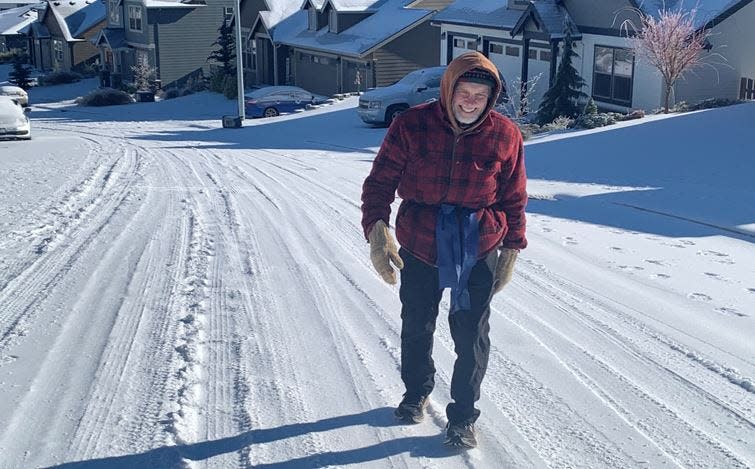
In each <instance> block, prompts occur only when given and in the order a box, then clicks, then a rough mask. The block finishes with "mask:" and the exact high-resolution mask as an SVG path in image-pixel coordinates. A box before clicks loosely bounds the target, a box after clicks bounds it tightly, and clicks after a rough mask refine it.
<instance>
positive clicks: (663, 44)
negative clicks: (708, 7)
mask: <svg viewBox="0 0 755 469" xmlns="http://www.w3.org/2000/svg"><path fill="white" fill-rule="evenodd" d="M632 11H634V13H636V14H637V16H639V19H640V25H639V27H637V25H635V24H634V23H633V22H632V21H631V20H625V21H624V22H623V23H622V25H621V26H622V29H623V30H624V31H625V32H626V33H627V34H628V35H630V34H629V33H630V31H631V32H632V33H634V36H633V37H632V38H631V42H632V50H633V52H634V54H635V56H637V57H639V58H641V59H645V60H647V61H648V62H649V63H650V64H651V65H652V66H653V67H655V68H657V69H658V71H659V72H660V73H661V76H662V77H663V109H664V112H665V113H668V110H669V100H670V97H671V90H672V88H673V87H674V84H675V83H676V81H677V80H678V79H679V78H681V77H682V76H683V75H684V73H685V72H687V71H690V70H692V69H694V68H697V67H699V66H701V65H703V62H702V57H701V53H702V51H703V50H705V49H706V45H707V39H708V37H709V36H710V31H709V30H708V29H705V28H699V29H697V28H696V27H695V18H696V15H697V8H693V9H691V10H689V11H684V10H683V9H682V6H681V5H680V6H679V8H678V9H676V10H667V9H665V8H664V9H663V10H659V12H658V17H657V18H655V17H653V16H651V15H648V14H647V13H645V12H643V11H641V10H639V9H637V8H632Z"/></svg>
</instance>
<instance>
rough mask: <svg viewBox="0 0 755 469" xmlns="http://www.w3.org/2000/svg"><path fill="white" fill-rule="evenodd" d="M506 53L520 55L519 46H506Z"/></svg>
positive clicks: (513, 55) (512, 55)
mask: <svg viewBox="0 0 755 469" xmlns="http://www.w3.org/2000/svg"><path fill="white" fill-rule="evenodd" d="M506 55H509V56H511V57H519V48H518V47H515V46H506Z"/></svg>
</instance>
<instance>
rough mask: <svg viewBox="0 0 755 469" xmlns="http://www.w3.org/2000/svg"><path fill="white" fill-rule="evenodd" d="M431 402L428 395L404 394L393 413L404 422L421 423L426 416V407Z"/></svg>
mask: <svg viewBox="0 0 755 469" xmlns="http://www.w3.org/2000/svg"><path fill="white" fill-rule="evenodd" d="M429 403H430V400H429V399H428V398H427V396H420V397H411V396H406V395H405V396H404V399H402V400H401V404H399V405H398V407H396V410H395V411H394V412H393V415H395V416H396V418H397V419H398V420H399V421H401V422H404V423H412V424H413V423H420V422H421V421H422V420H423V419H424V418H425V408H426V407H427V405H428V404H429Z"/></svg>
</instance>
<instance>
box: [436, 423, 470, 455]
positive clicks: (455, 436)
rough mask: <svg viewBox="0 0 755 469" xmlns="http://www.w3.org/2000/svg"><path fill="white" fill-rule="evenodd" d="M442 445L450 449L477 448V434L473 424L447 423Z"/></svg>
mask: <svg viewBox="0 0 755 469" xmlns="http://www.w3.org/2000/svg"><path fill="white" fill-rule="evenodd" d="M443 444H444V445H446V446H449V447H451V448H460V449H470V448H475V447H477V432H475V429H474V424H473V423H451V422H449V423H448V426H447V427H446V439H445V441H444V442H443Z"/></svg>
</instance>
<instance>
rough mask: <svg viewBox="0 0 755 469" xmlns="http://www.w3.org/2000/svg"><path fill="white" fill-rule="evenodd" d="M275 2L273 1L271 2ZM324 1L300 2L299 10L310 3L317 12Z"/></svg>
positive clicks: (310, 0) (309, 0)
mask: <svg viewBox="0 0 755 469" xmlns="http://www.w3.org/2000/svg"><path fill="white" fill-rule="evenodd" d="M273 1H275V0H273ZM325 2H326V0H302V1H301V5H300V8H299V9H300V10H301V9H304V8H306V7H307V4H308V3H311V4H312V5H314V7H315V8H317V9H318V10H322V7H323V6H324V5H325Z"/></svg>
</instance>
